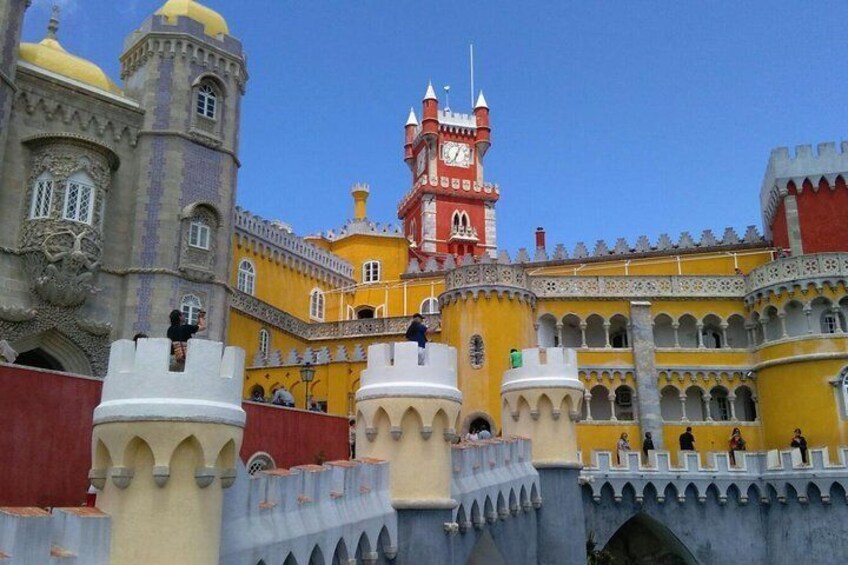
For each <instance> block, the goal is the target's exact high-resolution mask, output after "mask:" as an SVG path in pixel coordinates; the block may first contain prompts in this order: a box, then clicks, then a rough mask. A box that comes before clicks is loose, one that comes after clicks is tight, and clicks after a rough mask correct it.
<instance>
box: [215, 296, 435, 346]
mask: <svg viewBox="0 0 848 565" xmlns="http://www.w3.org/2000/svg"><path fill="white" fill-rule="evenodd" d="M230 307H232V308H233V309H235V310H238V311H239V312H242V313H243V314H245V315H247V316H250V317H251V318H255V319H257V320H259V321H260V322H263V323H265V324H268V325H269V326H271V327H274V328H276V329H279V330H282V331H284V332H286V333H289V334H292V335H294V336H297V337H299V338H301V339H307V340H322V339H338V338H349V337H367V336H388V335H403V334H404V333H405V332H406V329H407V328H408V327H409V324H410V323H412V317H411V316H404V317H397V318H369V319H365V320H346V321H342V322H325V323H309V322H305V321H303V320H301V319H300V318H296V317H295V316H292V315H291V314H289V313H288V312H284V311H283V310H280V309H278V308H275V307H274V306H272V305H270V304H268V303H267V302H263V301H262V300H259V299H258V298H256V297H255V296H250V295H248V294H245V293H243V292H240V291H233V295H232V298H231V300H230ZM425 318H426V323H427V325H428V327H431V328H438V327H439V324H440V317H439V315H437V314H436V315H430V316H425Z"/></svg>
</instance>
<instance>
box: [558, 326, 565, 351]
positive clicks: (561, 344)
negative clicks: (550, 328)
mask: <svg viewBox="0 0 848 565" xmlns="http://www.w3.org/2000/svg"><path fill="white" fill-rule="evenodd" d="M556 329H557V336H558V337H559V346H560V347H565V342H563V340H562V322H557V324H556Z"/></svg>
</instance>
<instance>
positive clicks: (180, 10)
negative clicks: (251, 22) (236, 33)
mask: <svg viewBox="0 0 848 565" xmlns="http://www.w3.org/2000/svg"><path fill="white" fill-rule="evenodd" d="M156 14H157V15H159V16H165V17H166V18H168V19H169V20H174V23H176V18H177V16H184V17H186V18H190V19H192V20H194V21H196V22H200V23H202V24H203V27H204V29H205V31H206V35H211V36H212V37H217V36H218V35H219V34H221V33H223V34H224V35H230V28H229V26H227V21H226V20H225V19H224V18H223V17H222V16H221V14H219V13H218V12H216V11H215V10H212V9H209V8H207V7H206V6H203V5H201V4H198V3H197V2H195V1H194V0H168V1H167V2H165V5H164V6H162V7H161V8H159V9H158V10H156Z"/></svg>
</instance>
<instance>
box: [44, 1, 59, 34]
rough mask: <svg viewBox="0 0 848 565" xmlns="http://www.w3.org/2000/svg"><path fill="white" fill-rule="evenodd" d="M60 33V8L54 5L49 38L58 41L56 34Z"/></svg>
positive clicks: (48, 31)
mask: <svg viewBox="0 0 848 565" xmlns="http://www.w3.org/2000/svg"><path fill="white" fill-rule="evenodd" d="M58 31H59V6H58V5H57V4H53V10H52V11H51V13H50V22H49V23H48V24H47V37H49V38H50V39H56V33H57V32H58Z"/></svg>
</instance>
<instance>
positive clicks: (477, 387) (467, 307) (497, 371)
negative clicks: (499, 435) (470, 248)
mask: <svg viewBox="0 0 848 565" xmlns="http://www.w3.org/2000/svg"><path fill="white" fill-rule="evenodd" d="M439 302H440V305H441V313H442V322H441V324H442V336H441V339H442V341H444V342H445V343H451V344H455V345H456V347H457V353H458V360H457V371H458V377H459V389H460V390H461V391H462V394H463V397H464V399H465V400H464V403H463V409H462V422H463V423H462V431H465V430H467V429H468V427H469V426H470V425H471V424H472V423H474V422H477V423H478V424H482V423H483V422H482V421H485V422H486V423H487V424H488V426H489V427H491V428H492V429H491V431H492V432H493V433H495V432H496V431H497V430H496V428H498V427H499V426H500V422H498V420H499V418H500V411H501V376H502V375H503V374H504V372H505V371H506V370H507V369H509V352H510V350H511V349H519V350H521V349H523V348H526V347H530V346H532V345H533V344H534V343H535V330H534V328H533V321H534V316H533V311H534V309H535V307H536V295H535V294H533V292H532V291H531V290H530V289H529V288H528V281H527V276H526V274H525V272H524V269H523V268H522V267H521V266H519V265H502V264H496V263H479V264H473V265H465V266H461V267H458V268H456V269H454V270H453V271H450V272H449V273H448V274H447V276H446V278H445V292H444V293H443V294H442V295H441V296H440V297H439ZM479 419H482V421H480V420H479Z"/></svg>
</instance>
